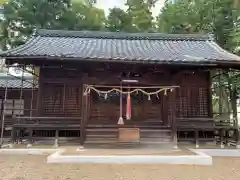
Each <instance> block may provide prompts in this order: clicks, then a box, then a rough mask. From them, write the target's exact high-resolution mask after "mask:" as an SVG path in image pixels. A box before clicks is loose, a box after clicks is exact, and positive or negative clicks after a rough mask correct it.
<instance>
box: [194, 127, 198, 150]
mask: <svg viewBox="0 0 240 180" xmlns="http://www.w3.org/2000/svg"><path fill="white" fill-rule="evenodd" d="M194 132H195V145H196V148H199V131H198V129H195V131H194Z"/></svg>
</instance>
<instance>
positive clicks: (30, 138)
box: [28, 128, 33, 147]
mask: <svg viewBox="0 0 240 180" xmlns="http://www.w3.org/2000/svg"><path fill="white" fill-rule="evenodd" d="M28 133H29V134H28V147H30V146H32V142H33V139H32V135H33V129H32V128H29V129H28Z"/></svg>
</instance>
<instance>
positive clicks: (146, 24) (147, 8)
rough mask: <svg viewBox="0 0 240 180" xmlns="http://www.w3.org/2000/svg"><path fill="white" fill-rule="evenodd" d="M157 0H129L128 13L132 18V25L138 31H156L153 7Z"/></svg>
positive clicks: (127, 4)
mask: <svg viewBox="0 0 240 180" xmlns="http://www.w3.org/2000/svg"><path fill="white" fill-rule="evenodd" d="M156 2H157V0H127V3H126V6H127V7H128V9H127V13H128V15H129V16H130V18H131V19H132V25H133V27H134V28H135V29H136V31H138V32H151V31H154V22H153V19H154V18H153V16H152V11H151V8H152V7H153V6H154V5H155V3H156Z"/></svg>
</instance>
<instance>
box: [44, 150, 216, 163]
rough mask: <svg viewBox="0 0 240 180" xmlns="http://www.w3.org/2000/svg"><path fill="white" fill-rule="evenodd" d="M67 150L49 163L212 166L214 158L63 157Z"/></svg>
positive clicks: (200, 155)
mask: <svg viewBox="0 0 240 180" xmlns="http://www.w3.org/2000/svg"><path fill="white" fill-rule="evenodd" d="M64 151H65V150H60V151H57V152H56V153H54V154H52V155H50V156H48V157H47V163H61V164H62V163H71V164H76V163H77V164H86V163H87V164H181V165H212V157H211V156H208V155H207V154H205V153H202V152H197V153H196V155H180V156H176V155H175V156H171V155H169V156H165V155H121V156H119V155H101V156H100V155H84V156H79V155H63V153H64Z"/></svg>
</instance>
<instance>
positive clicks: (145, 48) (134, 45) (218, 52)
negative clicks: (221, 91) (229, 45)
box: [0, 30, 240, 64]
mask: <svg viewBox="0 0 240 180" xmlns="http://www.w3.org/2000/svg"><path fill="white" fill-rule="evenodd" d="M0 56H2V57H9V58H18V57H25V58H41V59H45V60H46V59H61V60H68V59H72V60H73V59H74V60H94V61H96V60H98V61H100V60H101V61H124V62H134V63H135V62H136V63H137V62H143V63H199V62H201V63H217V64H221V63H235V64H239V63H240V57H238V56H236V55H234V54H231V53H229V52H227V51H225V50H223V49H222V48H221V47H220V46H218V45H217V44H216V43H215V42H214V40H213V38H212V36H210V35H185V34H184V35H183V34H159V33H137V34H134V33H120V32H93V31H92V32H87V31H63V30H39V31H37V32H36V33H35V34H34V35H33V37H32V38H31V39H30V40H29V41H28V42H27V43H26V44H24V45H22V46H19V47H18V48H16V49H12V50H10V51H6V52H3V53H2V54H0Z"/></svg>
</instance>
